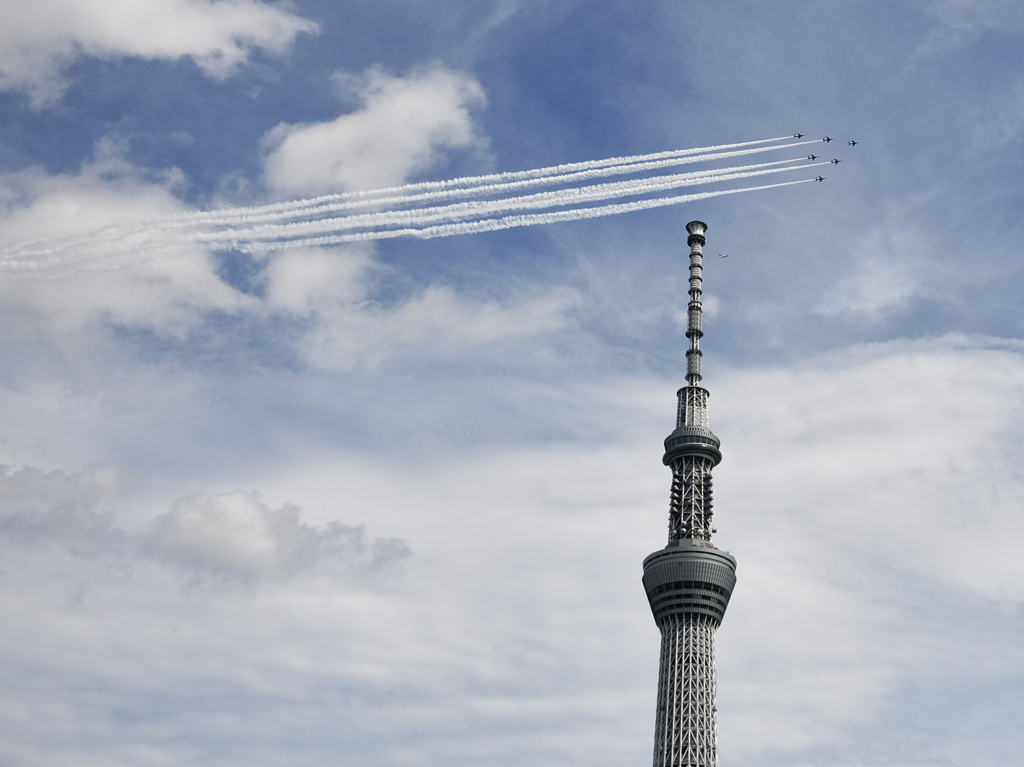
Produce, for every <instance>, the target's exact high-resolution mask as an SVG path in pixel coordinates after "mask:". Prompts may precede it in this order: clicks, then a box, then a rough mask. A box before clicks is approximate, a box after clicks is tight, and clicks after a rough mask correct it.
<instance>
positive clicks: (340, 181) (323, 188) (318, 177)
mask: <svg viewBox="0 0 1024 767" xmlns="http://www.w3.org/2000/svg"><path fill="white" fill-rule="evenodd" d="M341 79H342V81H343V82H344V85H345V87H346V88H348V89H350V90H351V91H353V92H354V93H355V94H356V95H357V96H358V98H359V99H360V100H361V101H362V107H361V108H360V109H359V110H358V111H356V112H352V113H350V114H345V115H342V116H341V117H338V118H336V119H335V120H332V121H331V122H326V123H313V124H300V125H291V124H287V123H281V124H280V125H278V126H277V127H276V128H274V129H273V130H271V131H270V132H269V133H267V135H266V136H265V137H264V146H265V149H266V153H267V154H266V159H265V167H266V181H267V186H268V187H269V188H270V189H271V191H273V192H274V193H275V194H279V195H296V196H298V195H315V194H324V193H329V192H340V191H344V190H352V189H372V188H378V187H386V186H392V185H396V184H400V183H402V182H403V181H404V180H405V179H406V178H407V177H408V176H409V175H410V174H412V173H416V172H418V171H422V170H426V169H427V168H429V167H430V166H431V165H433V164H435V163H436V162H437V160H438V159H439V157H440V154H439V152H440V150H452V149H466V148H479V147H481V146H482V145H483V142H482V139H481V138H480V137H479V136H478V135H477V133H476V130H475V126H474V125H473V119H472V116H471V114H470V111H471V109H473V108H475V107H479V106H481V105H482V104H483V103H484V92H483V89H482V88H481V87H480V85H479V83H477V82H476V80H474V79H473V78H472V77H470V76H469V75H465V74H462V73H460V72H453V71H451V70H448V69H445V68H444V67H441V66H433V67H429V68H426V69H422V70H419V71H416V72H414V73H413V74H411V75H409V76H408V77H392V76H390V75H387V74H384V73H383V72H381V71H379V70H375V69H371V70H369V71H368V72H366V73H364V74H363V75H361V76H358V77H352V76H348V75H346V76H343V77H342V78H341Z"/></svg>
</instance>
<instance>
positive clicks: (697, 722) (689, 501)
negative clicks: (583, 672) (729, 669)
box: [643, 221, 736, 767]
mask: <svg viewBox="0 0 1024 767" xmlns="http://www.w3.org/2000/svg"><path fill="white" fill-rule="evenodd" d="M686 231H687V232H689V235H690V236H689V237H688V238H687V241H686V242H687V245H689V246H690V290H689V293H690V302H689V305H688V307H687V316H688V322H687V330H686V337H687V338H688V339H689V341H690V348H689V349H688V350H687V352H686V381H687V385H686V386H684V387H683V388H682V389H680V390H679V391H678V393H677V396H678V406H677V409H676V428H675V431H673V432H672V433H671V434H670V435H669V436H668V438H667V439H666V440H665V456H664V458H663V459H662V460H663V462H664V464H665V465H666V466H669V467H671V469H672V490H671V494H670V498H669V523H668V544H667V545H666V546H665V548H664V549H662V550H660V551H656V552H655V553H653V554H651V555H650V556H649V557H647V558H646V559H645V560H644V577H643V583H644V590H645V591H646V592H647V599H648V601H649V602H650V605H651V612H652V613H653V614H654V620H655V622H656V623H657V625H658V628H659V629H660V630H661V665H660V670H659V678H658V709H657V714H656V718H655V729H654V767H717V765H718V721H717V711H718V707H717V674H716V671H715V631H716V629H717V628H718V626H719V624H720V623H721V622H722V618H723V617H724V615H725V609H726V607H727V606H728V604H729V598H730V597H731V596H732V590H733V587H734V586H735V584H736V560H735V559H734V558H733V557H732V556H731V555H730V554H728V553H726V552H724V551H721V550H720V549H718V548H716V547H715V546H714V545H713V544H712V543H711V534H712V533H713V532H714V529H713V528H712V526H711V516H712V493H711V470H712V469H713V468H714V467H715V466H717V465H718V464H719V463H720V462H721V460H722V453H721V450H720V449H719V448H720V445H721V443H720V442H719V440H718V437H716V436H715V435H714V434H713V433H712V431H711V428H710V422H709V419H708V396H709V395H708V391H707V389H704V388H702V387H700V386H697V383H698V382H699V381H700V380H701V371H700V367H701V366H700V363H701V351H700V339H701V338H702V337H703V335H704V333H703V328H702V311H703V310H702V306H701V289H702V270H703V263H702V261H703V257H702V248H703V246H704V232H705V231H707V225H706V224H704V223H703V222H701V221H691V222H690V223H689V224H687V225H686Z"/></svg>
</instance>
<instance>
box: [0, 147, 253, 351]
mask: <svg viewBox="0 0 1024 767" xmlns="http://www.w3.org/2000/svg"><path fill="white" fill-rule="evenodd" d="M181 182H182V179H181V174H180V173H179V172H178V171H176V170H174V169H171V170H165V171H160V172H150V171H147V170H145V169H140V168H136V167H133V166H132V165H130V164H129V163H128V162H127V161H126V160H124V159H123V156H122V152H121V148H120V147H119V146H118V145H117V144H116V142H101V144H100V145H99V147H98V148H97V155H96V158H95V159H94V160H93V161H91V162H87V163H85V164H83V166H82V168H81V169H80V171H79V172H78V173H75V174H59V175H54V176H51V175H47V174H46V173H45V172H43V171H42V170H40V169H38V168H32V169H29V170H26V171H21V172H19V173H13V174H8V175H6V176H2V177H0V224H2V226H0V231H2V234H0V243H2V244H5V245H13V244H16V243H19V242H21V241H24V240H29V239H33V238H35V237H40V236H47V237H55V236H59V235H62V234H66V233H72V232H78V231H81V230H89V229H96V228H98V227H102V226H106V225H116V224H120V223H126V222H133V221H138V220H145V219H148V218H157V217H161V216H167V215H171V214H174V213H180V212H183V211H185V210H187V206H185V205H184V204H183V203H182V202H181V201H180V200H178V199H177V198H176V197H175V194H174V192H175V189H176V188H177V186H178V185H179V184H180V183H181ZM128 257H129V258H131V256H130V255H129V256H128ZM117 265H118V253H116V252H114V253H111V254H109V257H108V259H107V261H106V262H105V263H104V266H105V267H107V268H106V269H105V270H104V271H93V272H90V271H85V272H80V273H79V274H77V275H75V276H74V278H73V279H55V280H39V279H11V278H10V277H7V278H6V279H3V280H0V296H2V297H3V311H4V313H5V315H6V317H7V320H6V322H5V325H6V327H7V330H8V338H7V340H8V342H10V341H11V340H12V339H15V340H16V339H17V338H18V336H19V335H20V334H22V333H25V334H30V335H35V336H37V335H38V334H39V332H40V330H41V329H43V328H47V329H48V333H49V335H50V336H51V338H50V340H51V341H53V342H56V343H59V344H63V343H65V342H66V343H67V344H68V345H70V346H86V347H88V346H89V345H90V343H89V339H90V336H89V335H88V334H82V333H80V330H81V328H82V325H85V326H86V327H95V326H96V324H97V323H100V322H105V323H114V324H124V325H130V326H133V327H142V328H149V329H152V330H156V331H158V332H161V333H171V334H176V335H181V334H182V333H184V332H186V331H187V330H188V329H190V328H194V327H196V326H197V325H198V324H199V323H200V322H201V321H202V319H203V313H204V312H206V311H209V310H212V309H217V310H221V311H225V312H237V311H240V310H242V309H244V308H247V307H250V308H251V307H253V306H255V301H254V299H252V298H250V297H248V296H246V295H244V294H242V293H240V292H238V291H236V290H235V289H234V288H232V287H230V286H229V285H227V284H226V283H224V282H223V281H222V280H221V279H220V278H219V277H218V276H217V274H216V264H215V262H214V261H213V259H212V258H211V257H210V255H209V253H207V252H206V251H205V250H204V249H202V248H200V247H195V246H188V245H186V246H184V247H179V248H177V249H176V250H175V252H174V253H173V255H172V256H171V257H165V258H154V259H152V260H150V261H146V262H144V263H142V264H137V265H133V266H132V267H131V268H126V269H117V268H116V267H117ZM70 336H74V340H73V341H72V340H71V339H70ZM93 340H95V339H93Z"/></svg>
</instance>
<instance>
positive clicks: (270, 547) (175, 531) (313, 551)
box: [145, 490, 409, 578]
mask: <svg viewBox="0 0 1024 767" xmlns="http://www.w3.org/2000/svg"><path fill="white" fill-rule="evenodd" d="M145 546H146V548H147V549H148V550H149V551H151V552H153V553H154V554H156V555H157V556H158V557H159V558H161V559H163V560H164V561H167V562H170V563H172V564H175V565H178V566H180V567H183V568H185V569H186V570H188V571H191V572H194V573H199V574H200V575H202V574H213V575H228V576H235V577H241V578H254V577H257V576H276V575H283V574H287V573H289V572H294V571H297V570H303V569H311V568H314V567H316V566H318V565H320V564H322V563H323V560H325V559H326V560H331V559H333V560H343V561H345V563H346V564H352V563H359V564H361V565H362V566H364V567H367V568H370V569H373V568H377V567H382V566H385V565H388V564H390V563H392V562H394V561H395V560H397V559H400V558H402V557H404V556H408V554H409V549H408V547H407V546H406V545H405V543H404V542H403V541H400V540H398V539H388V540H383V539H377V540H375V541H373V542H372V543H368V542H367V541H366V540H365V530H364V528H363V527H350V526H348V525H342V524H340V523H337V522H334V523H332V524H330V525H328V526H327V527H325V528H323V529H317V528H313V527H310V526H309V525H306V524H304V523H303V522H302V521H301V519H300V511H299V509H298V508H297V507H294V506H283V507H281V508H279V509H272V508H270V507H269V506H268V505H267V504H266V503H265V502H264V501H263V498H262V497H261V496H260V495H259V494H258V493H255V492H245V491H241V490H236V491H234V492H231V493H222V494H220V495H214V496H210V497H208V498H203V497H199V496H192V497H188V498H182V499H181V500H179V501H178V502H177V503H175V504H174V508H172V509H171V510H170V511H169V512H168V513H167V514H163V515H161V516H160V517H158V518H157V519H156V520H155V521H154V522H153V525H152V528H151V529H150V531H149V532H148V534H147V535H146V538H145Z"/></svg>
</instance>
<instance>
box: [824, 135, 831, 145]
mask: <svg viewBox="0 0 1024 767" xmlns="http://www.w3.org/2000/svg"><path fill="white" fill-rule="evenodd" d="M831 140H832V137H831V136H825V138H823V139H822V141H824V142H825V143H826V144H827V143H828V142H829V141H831Z"/></svg>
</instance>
